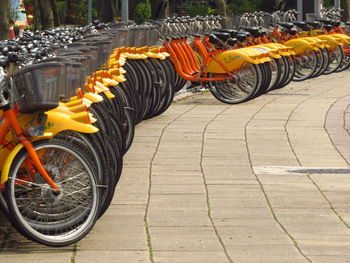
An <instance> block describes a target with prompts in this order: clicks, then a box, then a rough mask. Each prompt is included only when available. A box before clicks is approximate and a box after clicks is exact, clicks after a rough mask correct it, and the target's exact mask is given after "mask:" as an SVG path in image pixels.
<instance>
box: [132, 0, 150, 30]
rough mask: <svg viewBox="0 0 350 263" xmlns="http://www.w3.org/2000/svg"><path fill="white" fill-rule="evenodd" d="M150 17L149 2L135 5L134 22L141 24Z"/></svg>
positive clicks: (147, 0)
mask: <svg viewBox="0 0 350 263" xmlns="http://www.w3.org/2000/svg"><path fill="white" fill-rule="evenodd" d="M151 17H152V11H151V3H150V1H149V0H146V1H142V2H140V3H138V4H137V5H136V8H135V21H136V23H138V24H141V23H143V22H144V21H145V20H146V19H150V18H151Z"/></svg>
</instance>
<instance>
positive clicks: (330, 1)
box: [323, 0, 334, 8]
mask: <svg viewBox="0 0 350 263" xmlns="http://www.w3.org/2000/svg"><path fill="white" fill-rule="evenodd" d="M323 5H324V7H325V8H331V7H333V6H334V0H323Z"/></svg>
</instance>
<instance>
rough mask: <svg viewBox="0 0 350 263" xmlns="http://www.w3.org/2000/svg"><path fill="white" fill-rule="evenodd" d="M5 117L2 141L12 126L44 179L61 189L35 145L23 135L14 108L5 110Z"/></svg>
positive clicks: (2, 141) (0, 138)
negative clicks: (48, 171)
mask: <svg viewBox="0 0 350 263" xmlns="http://www.w3.org/2000/svg"><path fill="white" fill-rule="evenodd" d="M3 117H4V123H3V125H2V126H1V127H0V142H1V144H3V143H4V142H5V137H6V135H7V134H8V133H9V129H11V128H12V130H13V132H14V133H15V135H16V137H17V138H18V139H19V141H20V142H21V143H22V144H23V145H24V147H25V148H26V150H27V152H28V155H29V157H30V159H31V160H32V161H33V164H34V167H35V168H36V169H37V170H38V171H39V173H40V174H41V176H42V177H43V178H44V180H45V181H46V182H47V183H48V184H49V185H50V186H51V187H52V188H53V189H54V190H56V191H59V188H58V187H57V186H56V184H55V183H54V181H53V180H52V178H51V177H50V176H49V174H48V173H47V171H46V170H45V168H44V167H43V165H42V164H41V161H40V159H39V156H38V155H37V153H36V151H35V149H34V147H33V145H32V144H31V142H30V141H29V140H28V138H26V137H25V136H24V135H23V132H22V128H21V126H20V124H19V123H18V120H17V118H16V114H15V112H14V110H13V109H10V110H5V111H3Z"/></svg>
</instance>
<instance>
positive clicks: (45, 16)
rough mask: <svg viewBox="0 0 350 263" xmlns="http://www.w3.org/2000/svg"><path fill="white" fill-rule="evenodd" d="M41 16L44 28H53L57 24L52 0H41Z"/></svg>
mask: <svg viewBox="0 0 350 263" xmlns="http://www.w3.org/2000/svg"><path fill="white" fill-rule="evenodd" d="M40 17H41V25H42V29H43V30H45V29H49V28H53V27H54V26H55V24H54V20H53V11H52V6H51V1H50V0H40Z"/></svg>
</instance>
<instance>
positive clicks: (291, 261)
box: [227, 244, 308, 263]
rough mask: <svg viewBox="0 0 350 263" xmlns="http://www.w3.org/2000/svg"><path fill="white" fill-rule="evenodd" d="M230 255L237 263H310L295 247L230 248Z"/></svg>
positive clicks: (256, 246)
mask: <svg viewBox="0 0 350 263" xmlns="http://www.w3.org/2000/svg"><path fill="white" fill-rule="evenodd" d="M227 250H228V253H229V254H230V256H231V257H232V258H233V259H234V260H235V262H249V263H250V262H251V263H262V262H264V263H271V262H273V263H279V262H280V263H299V262H303V263H305V262H308V261H307V260H306V259H305V258H304V257H302V256H301V255H300V254H299V252H298V251H297V250H296V249H295V248H294V246H293V245H276V244H272V245H247V246H228V247H227Z"/></svg>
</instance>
